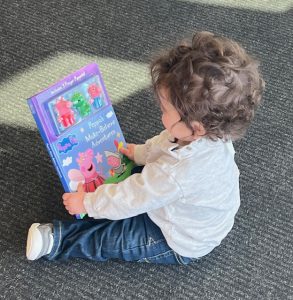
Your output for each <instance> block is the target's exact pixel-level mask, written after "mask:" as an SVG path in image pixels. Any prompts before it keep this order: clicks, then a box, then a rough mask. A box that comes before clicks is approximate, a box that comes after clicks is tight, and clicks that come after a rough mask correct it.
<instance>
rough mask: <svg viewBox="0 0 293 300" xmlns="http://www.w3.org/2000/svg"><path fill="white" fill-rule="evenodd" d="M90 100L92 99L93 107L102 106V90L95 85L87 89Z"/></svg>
mask: <svg viewBox="0 0 293 300" xmlns="http://www.w3.org/2000/svg"><path fill="white" fill-rule="evenodd" d="M87 91H88V93H89V95H90V97H91V99H93V103H94V107H95V108H97V109H98V108H100V107H102V106H103V105H104V102H103V99H102V89H101V88H100V87H99V86H98V85H97V84H95V83H92V84H90V85H89V87H88V89H87Z"/></svg>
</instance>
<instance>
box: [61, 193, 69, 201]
mask: <svg viewBox="0 0 293 300" xmlns="http://www.w3.org/2000/svg"><path fill="white" fill-rule="evenodd" d="M69 197H70V193H64V194H63V196H62V199H63V200H68V199H69Z"/></svg>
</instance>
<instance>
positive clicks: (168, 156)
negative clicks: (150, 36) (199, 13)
mask: <svg viewBox="0 0 293 300" xmlns="http://www.w3.org/2000/svg"><path fill="white" fill-rule="evenodd" d="M151 76H152V83H153V88H154V92H155V94H156V96H157V100H158V103H159V105H160V108H161V111H162V123H163V125H164V127H165V130H164V131H162V132H161V133H160V134H159V135H157V136H155V137H153V138H151V139H149V140H147V141H146V143H145V144H143V145H135V144H128V145H127V147H126V148H123V149H122V150H121V152H122V153H123V154H124V155H126V156H128V157H129V158H130V159H132V160H134V161H135V163H136V164H137V165H138V166H141V167H140V168H139V170H136V173H134V174H132V175H131V176H130V177H128V178H127V179H126V180H124V181H123V182H120V183H118V184H105V185H101V186H99V187H98V188H97V190H96V191H95V192H93V193H85V192H84V191H83V189H82V186H81V185H79V187H78V190H77V192H75V193H65V194H64V195H63V203H64V205H65V208H66V209H67V210H68V212H69V213H70V214H72V215H74V214H82V213H87V214H88V216H89V217H91V219H87V220H74V221H53V223H49V224H40V223H34V224H32V225H31V227H30V229H29V232H28V238H27V248H26V255H27V258H28V259H29V260H36V259H38V258H40V257H44V258H46V259H48V260H66V259H69V258H73V257H79V258H87V259H92V260H96V261H105V260H108V259H122V260H126V261H136V262H151V263H162V264H188V263H190V262H191V261H193V260H195V259H199V258H200V257H203V256H204V255H207V254H208V253H210V252H211V251H212V250H213V249H214V248H215V247H217V246H218V245H219V244H220V243H221V241H222V240H223V238H225V236H226V235H227V234H228V233H229V231H230V230H231V228H232V226H233V223H234V218H235V214H236V213H237V210H238V208H239V205H240V197H239V171H238V168H237V166H236V164H235V161H234V149H233V145H232V141H234V140H237V139H239V138H241V137H242V136H243V135H244V133H245V131H246V129H247V128H248V126H249V124H250V123H251V121H252V119H253V116H254V113H255V110H256V108H257V106H258V105H259V103H260V101H261V96H262V92H263V88H264V81H263V80H262V78H261V75H260V73H259V71H258V64H257V62H256V61H255V60H254V59H253V58H251V57H250V56H249V55H248V54H247V53H246V52H245V50H244V49H243V48H242V47H241V46H240V45H239V44H237V43H236V42H234V41H232V40H230V39H228V38H224V37H220V36H216V35H214V34H212V33H209V32H199V33H196V34H195V35H194V36H193V38H192V41H191V43H187V42H181V43H180V44H179V45H177V46H176V47H174V48H173V49H171V50H168V51H167V52H165V53H162V54H161V55H160V56H159V57H157V58H156V59H154V61H153V62H152V64H151Z"/></svg>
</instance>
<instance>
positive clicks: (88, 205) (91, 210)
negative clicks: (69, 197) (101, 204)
mask: <svg viewBox="0 0 293 300" xmlns="http://www.w3.org/2000/svg"><path fill="white" fill-rule="evenodd" d="M93 198H94V193H86V194H85V196H84V199H83V205H84V208H85V210H86V212H87V214H88V216H89V217H91V218H95V219H97V218H98V213H97V211H96V209H95V207H94V203H95V201H92V199H93Z"/></svg>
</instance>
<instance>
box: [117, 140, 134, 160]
mask: <svg viewBox="0 0 293 300" xmlns="http://www.w3.org/2000/svg"><path fill="white" fill-rule="evenodd" d="M135 146H136V145H135V144H127V146H126V148H121V149H120V152H121V153H122V154H124V155H126V156H127V157H128V158H129V159H130V160H133V161H134V148H135Z"/></svg>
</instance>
